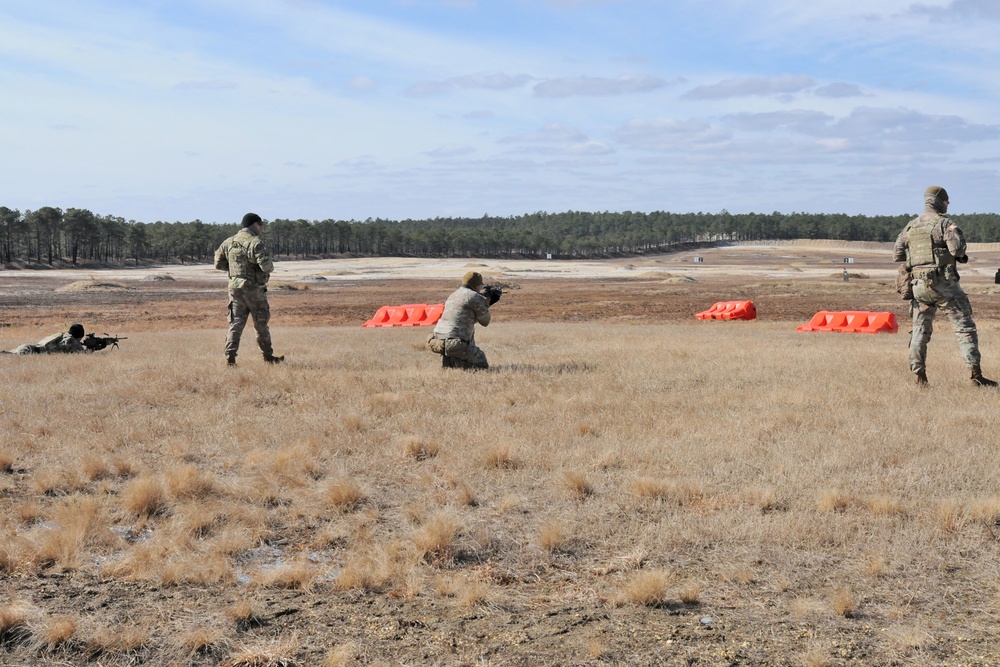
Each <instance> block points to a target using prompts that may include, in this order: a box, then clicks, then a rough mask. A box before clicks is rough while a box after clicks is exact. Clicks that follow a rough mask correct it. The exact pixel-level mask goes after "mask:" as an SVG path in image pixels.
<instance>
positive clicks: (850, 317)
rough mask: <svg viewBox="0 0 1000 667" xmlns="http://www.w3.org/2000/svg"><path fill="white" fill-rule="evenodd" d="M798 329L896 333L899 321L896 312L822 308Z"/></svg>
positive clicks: (797, 328) (797, 329)
mask: <svg viewBox="0 0 1000 667" xmlns="http://www.w3.org/2000/svg"><path fill="white" fill-rule="evenodd" d="M795 330H796V331H837V332H840V333H870V334H874V333H896V332H897V331H899V322H898V321H897V320H896V315H895V313H890V312H874V313H873V312H870V311H866V310H844V311H838V312H832V311H827V310H821V311H819V312H818V313H816V314H815V315H813V317H812V319H811V320H809V321H808V322H806V323H805V324H803V325H801V326H799V327H796V329H795Z"/></svg>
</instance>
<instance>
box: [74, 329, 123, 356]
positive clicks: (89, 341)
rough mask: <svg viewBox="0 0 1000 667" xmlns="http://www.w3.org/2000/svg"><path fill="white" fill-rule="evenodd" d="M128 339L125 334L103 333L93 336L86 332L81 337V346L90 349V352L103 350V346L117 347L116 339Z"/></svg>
mask: <svg viewBox="0 0 1000 667" xmlns="http://www.w3.org/2000/svg"><path fill="white" fill-rule="evenodd" d="M120 340H128V338H127V337H125V336H109V335H108V334H107V333H105V334H104V335H103V336H95V335H94V334H92V333H89V334H87V335H86V336H84V337H83V341H82V342H83V346H84V347H85V348H87V349H88V350H90V351H91V352H97V351H98V350H103V349H104V348H106V347H108V346H111V347H118V341H120Z"/></svg>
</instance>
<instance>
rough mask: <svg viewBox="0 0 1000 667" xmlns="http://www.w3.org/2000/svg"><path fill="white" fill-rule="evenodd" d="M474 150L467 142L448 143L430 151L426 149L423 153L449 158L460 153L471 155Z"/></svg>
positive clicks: (460, 154)
mask: <svg viewBox="0 0 1000 667" xmlns="http://www.w3.org/2000/svg"><path fill="white" fill-rule="evenodd" d="M475 152H476V149H475V148H473V147H472V146H469V145H467V144H448V145H446V146H439V147H438V148H435V149H434V150H432V151H427V152H426V153H425V155H429V156H430V157H434V158H451V157H459V156H462V155H472V154H473V153H475Z"/></svg>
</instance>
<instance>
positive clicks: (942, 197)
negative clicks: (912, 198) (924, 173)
mask: <svg viewBox="0 0 1000 667" xmlns="http://www.w3.org/2000/svg"><path fill="white" fill-rule="evenodd" d="M931 197H933V198H934V199H937V200H938V201H948V191H947V190H945V189H944V188H942V187H941V186H940V185H932V186H931V187H929V188H927V189H926V190H924V199H929V198H931Z"/></svg>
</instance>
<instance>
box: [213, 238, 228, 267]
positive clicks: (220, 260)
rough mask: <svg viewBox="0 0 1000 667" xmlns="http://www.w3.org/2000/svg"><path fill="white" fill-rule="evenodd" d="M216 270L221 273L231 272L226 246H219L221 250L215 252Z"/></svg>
mask: <svg viewBox="0 0 1000 667" xmlns="http://www.w3.org/2000/svg"><path fill="white" fill-rule="evenodd" d="M215 268H217V269H218V270H219V271H228V270H229V258H228V257H226V244H225V243H223V244H222V245H220V246H219V249H218V250H216V251H215Z"/></svg>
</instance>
